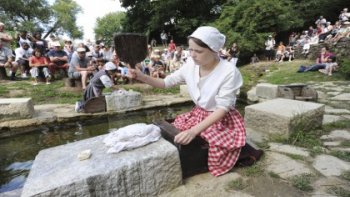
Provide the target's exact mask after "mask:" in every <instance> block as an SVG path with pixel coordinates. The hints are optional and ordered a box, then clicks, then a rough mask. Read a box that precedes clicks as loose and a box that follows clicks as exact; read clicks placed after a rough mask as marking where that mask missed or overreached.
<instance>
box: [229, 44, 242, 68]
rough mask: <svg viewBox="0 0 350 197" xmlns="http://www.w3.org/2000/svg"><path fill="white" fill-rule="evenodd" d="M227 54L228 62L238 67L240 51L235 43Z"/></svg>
mask: <svg viewBox="0 0 350 197" xmlns="http://www.w3.org/2000/svg"><path fill="white" fill-rule="evenodd" d="M227 53H228V54H229V56H228V58H227V60H228V61H229V62H231V63H232V64H233V66H236V64H237V61H238V56H239V49H238V46H237V44H236V43H235V42H234V43H233V44H232V46H231V48H229V49H228V51H227Z"/></svg>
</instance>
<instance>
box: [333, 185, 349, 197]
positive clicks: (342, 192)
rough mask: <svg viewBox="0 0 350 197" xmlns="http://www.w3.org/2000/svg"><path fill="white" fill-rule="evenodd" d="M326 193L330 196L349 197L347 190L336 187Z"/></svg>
mask: <svg viewBox="0 0 350 197" xmlns="http://www.w3.org/2000/svg"><path fill="white" fill-rule="evenodd" d="M328 192H329V193H331V194H335V195H336V196H340V197H349V196H350V191H349V190H346V189H344V188H342V187H337V186H333V187H330V188H329V189H328Z"/></svg>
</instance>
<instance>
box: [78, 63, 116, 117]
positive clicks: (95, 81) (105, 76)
mask: <svg viewBox="0 0 350 197" xmlns="http://www.w3.org/2000/svg"><path fill="white" fill-rule="evenodd" d="M117 71H118V68H117V66H116V65H115V64H114V63H113V62H107V63H106V64H105V65H104V69H102V70H100V71H98V72H97V73H95V74H94V76H93V78H92V79H91V80H90V82H89V85H88V86H87V87H86V89H85V91H84V95H83V100H82V101H78V102H76V104H75V111H76V112H83V111H84V105H85V103H86V102H87V101H88V100H89V99H91V98H94V97H99V96H102V91H103V89H104V88H111V89H112V90H117V89H118V86H117V85H114V81H113V78H114V77H115V75H116V74H117Z"/></svg>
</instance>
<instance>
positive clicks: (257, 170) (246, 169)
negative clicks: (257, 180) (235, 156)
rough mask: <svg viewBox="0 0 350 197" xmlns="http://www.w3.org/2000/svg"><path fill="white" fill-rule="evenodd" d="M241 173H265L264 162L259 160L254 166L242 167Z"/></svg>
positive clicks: (256, 174) (250, 175)
mask: <svg viewBox="0 0 350 197" xmlns="http://www.w3.org/2000/svg"><path fill="white" fill-rule="evenodd" d="M241 173H242V175H244V176H248V177H252V176H260V175H262V174H263V173H264V169H263V166H262V162H261V161H258V162H257V163H255V164H254V165H252V166H249V167H244V168H241Z"/></svg>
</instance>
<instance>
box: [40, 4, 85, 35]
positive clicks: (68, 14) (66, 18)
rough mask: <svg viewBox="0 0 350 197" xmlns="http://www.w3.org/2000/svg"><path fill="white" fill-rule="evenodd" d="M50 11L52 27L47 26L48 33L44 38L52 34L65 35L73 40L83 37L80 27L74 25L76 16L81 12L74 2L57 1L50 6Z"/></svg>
mask: <svg viewBox="0 0 350 197" xmlns="http://www.w3.org/2000/svg"><path fill="white" fill-rule="evenodd" d="M52 10H53V15H52V24H53V25H50V24H49V25H48V31H47V33H46V35H45V36H44V37H46V36H48V35H49V34H50V33H52V32H56V33H67V34H68V36H70V37H72V38H73V39H74V38H82V37H83V32H82V29H81V27H77V25H76V20H77V17H76V15H77V14H78V13H79V12H81V7H80V6H79V5H78V4H77V3H76V2H75V1H74V0H57V1H56V2H55V3H54V4H53V5H52Z"/></svg>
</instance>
